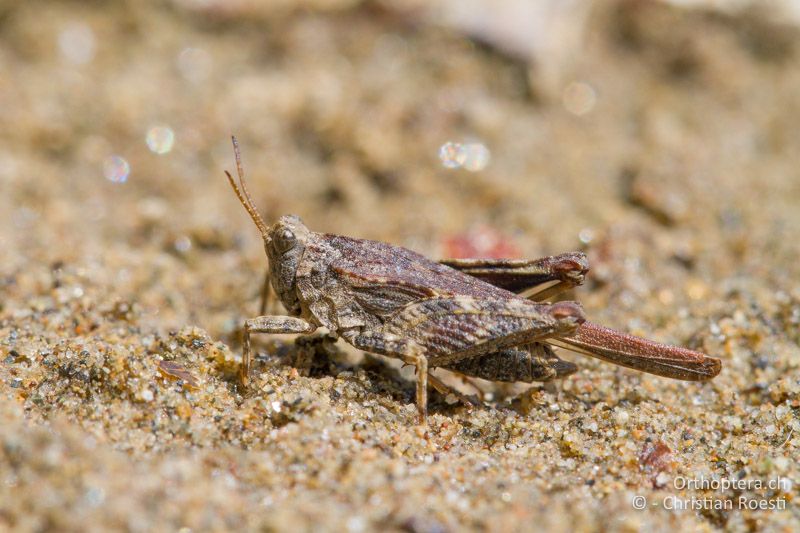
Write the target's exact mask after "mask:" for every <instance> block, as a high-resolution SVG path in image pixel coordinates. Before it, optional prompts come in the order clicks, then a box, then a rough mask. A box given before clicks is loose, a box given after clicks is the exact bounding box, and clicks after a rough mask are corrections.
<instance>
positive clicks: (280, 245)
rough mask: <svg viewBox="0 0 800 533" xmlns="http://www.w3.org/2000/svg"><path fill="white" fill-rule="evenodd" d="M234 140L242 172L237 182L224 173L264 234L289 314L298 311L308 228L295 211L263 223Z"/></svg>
mask: <svg viewBox="0 0 800 533" xmlns="http://www.w3.org/2000/svg"><path fill="white" fill-rule="evenodd" d="M232 140H233V151H234V154H236V172H237V174H238V176H239V183H238V185H237V183H236V181H235V180H234V179H233V176H231V175H230V173H229V172H227V171H226V172H225V175H226V176H228V182H230V184H231V187H233V191H234V192H235V193H236V196H237V197H238V198H239V201H240V202H241V203H242V205H243V206H244V208H245V209H246V210H247V213H248V214H249V215H250V218H252V219H253V222H254V223H255V225H256V227H258V230H259V231H260V232H261V236H262V237H263V238H264V250H265V251H266V252H267V258H268V259H269V265H270V277H271V279H272V286H273V288H274V289H275V291H276V292H277V293H278V296H279V297H280V299H281V301H282V302H283V304H284V306H285V307H286V310H287V311H289V313H290V314H293V315H299V314H300V303H299V301H298V299H297V293H296V291H295V279H296V273H297V264H298V262H299V261H300V257H301V256H302V255H303V250H305V245H306V242H307V241H308V237H309V231H308V228H306V226H305V224H303V221H302V220H300V217H297V216H294V215H286V216H282V217H281V218H280V219H279V220H278V222H276V223H275V224H273V225H272V226H267V225H266V224H265V223H264V219H263V218H261V214H260V213H259V212H258V210H257V209H256V207H255V204H253V200H252V199H251V198H250V192H249V191H248V190H247V184H246V183H245V181H244V171H243V170H242V157H241V155H240V153H239V143H238V142H237V141H236V137H232Z"/></svg>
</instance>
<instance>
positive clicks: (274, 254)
mask: <svg viewBox="0 0 800 533" xmlns="http://www.w3.org/2000/svg"><path fill="white" fill-rule="evenodd" d="M309 233H310V232H309V230H308V228H307V227H306V226H305V224H303V221H302V220H300V217H298V216H296V215H284V216H282V217H281V218H280V219H278V222H276V223H275V224H273V225H272V226H270V227H269V229H268V230H267V232H266V233H265V234H264V250H266V252H267V257H269V264H270V277H271V278H272V287H273V288H274V289H275V292H277V293H278V296H279V297H280V299H281V301H282V302H283V304H284V306H285V307H286V309H287V310H288V311H289V312H290V313H292V314H296V313H299V311H300V304H299V302H298V300H297V291H296V290H295V289H296V287H295V280H296V277H297V265H298V264H299V262H300V258H301V257H302V256H303V252H304V251H305V249H306V243H307V242H308V238H309Z"/></svg>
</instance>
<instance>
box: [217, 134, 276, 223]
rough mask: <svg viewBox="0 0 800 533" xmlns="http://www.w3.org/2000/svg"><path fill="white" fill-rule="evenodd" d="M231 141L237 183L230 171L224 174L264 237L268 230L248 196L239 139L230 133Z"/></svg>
mask: <svg viewBox="0 0 800 533" xmlns="http://www.w3.org/2000/svg"><path fill="white" fill-rule="evenodd" d="M231 141H233V153H234V155H235V157H236V173H237V174H238V175H239V185H236V181H235V180H234V179H233V176H231V173H230V172H228V171H227V170H226V171H225V175H226V176H227V177H228V183H230V184H231V187H233V192H235V193H236V196H237V197H238V198H239V201H240V202H242V205H243V206H244V208H245V209H246V210H247V213H248V214H249V215H250V218H252V219H253V222H255V224H256V226H258V230H259V231H260V232H261V234H262V235H264V236H265V237H266V235H267V232H268V231H269V230H268V228H267V225H266V224H265V223H264V219H263V218H261V215H260V214H259V212H258V210H257V209H256V207H255V205H254V204H253V199H252V198H250V191H248V190H247V185H246V184H245V181H244V170H243V169H242V154H241V153H240V152H239V141H237V140H236V137H235V136H234V135H231Z"/></svg>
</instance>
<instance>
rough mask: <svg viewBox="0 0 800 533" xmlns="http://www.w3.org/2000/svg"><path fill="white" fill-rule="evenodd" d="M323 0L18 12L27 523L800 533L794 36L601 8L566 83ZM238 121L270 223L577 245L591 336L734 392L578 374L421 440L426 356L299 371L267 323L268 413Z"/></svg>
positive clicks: (12, 126) (15, 415)
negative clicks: (682, 353)
mask: <svg viewBox="0 0 800 533" xmlns="http://www.w3.org/2000/svg"><path fill="white" fill-rule="evenodd" d="M305 4H307V5H305V6H303V7H301V8H290V7H288V3H285V2H275V3H274V4H263V5H262V4H257V3H249V2H237V3H235V4H233V5H234V7H232V8H228V9H223V8H222V7H220V6H222V5H223V4H221V3H216V2H210V3H201V2H188V1H181V2H177V1H176V2H172V3H170V2H138V3H134V4H133V5H128V6H124V5H121V4H117V3H111V2H109V3H105V2H97V3H78V2H22V1H18V2H13V1H11V2H5V3H3V4H1V5H0V123H2V128H0V250H2V252H1V253H0V391H1V394H2V400H1V401H0V529H10V530H15V531H45V530H59V531H101V530H107V529H117V530H130V531H175V530H179V529H180V530H182V531H188V530H192V531H207V530H218V531H222V530H234V529H248V530H273V529H274V530H287V531H288V530H292V531H294V530H331V531H334V530H335V531H341V530H347V531H367V530H377V529H381V530H403V531H431V532H438V531H457V530H462V529H489V530H495V531H523V530H535V529H536V530H538V529H541V528H547V529H551V530H554V531H584V530H612V531H631V530H646V531H683V530H716V529H728V530H732V531H752V530H766V531H796V530H797V529H798V528H800V508H798V497H799V496H800V468H799V467H798V464H797V461H796V457H797V454H798V448H800V349H799V348H798V342H799V341H800V333H799V332H798V331H800V330H798V325H800V286H798V281H797V280H798V279H800V262H799V261H798V257H800V256H799V255H798V252H800V244H799V243H800V240H798V238H797V233H798V229H800V209H798V207H800V135H797V125H798V124H800V103H798V102H799V101H798V98H797V95H798V94H800V33H799V32H798V31H797V30H796V29H794V28H791V27H787V26H783V25H781V24H779V23H775V22H770V19H769V18H768V17H765V16H761V15H759V14H757V13H746V14H742V15H737V16H734V15H721V14H714V13H708V12H703V11H684V10H679V9H677V8H671V7H668V6H665V5H660V4H653V3H646V2H624V3H621V4H619V3H615V4H607V5H604V7H603V8H601V9H597V10H596V11H595V12H594V13H592V14H591V16H590V17H589V20H588V26H587V31H586V34H585V42H584V44H583V45H582V47H581V49H580V53H579V54H578V55H577V56H576V57H574V58H573V60H574V61H573V63H574V64H573V65H572V66H571V67H570V68H571V70H570V71H568V72H567V73H566V74H565V78H564V80H563V86H564V87H565V90H564V92H563V93H562V92H560V91H559V92H555V93H554V92H552V91H547V90H542V89H541V88H539V85H538V84H537V70H536V68H535V66H531V65H529V64H527V63H525V62H523V61H521V60H520V59H519V58H515V57H513V56H510V55H508V54H506V53H504V52H502V51H500V50H498V49H496V48H494V47H493V46H491V44H487V43H478V42H473V41H471V40H469V39H468V38H467V37H465V36H463V35H460V34H458V33H457V32H454V31H449V30H445V29H442V28H440V27H437V26H436V25H435V24H431V23H430V20H429V19H425V18H424V17H420V16H418V15H416V14H415V12H414V10H413V9H409V8H399V7H394V6H393V5H392V4H391V3H388V2H386V3H384V2H367V3H364V4H361V3H359V2H344V1H342V2H306V3H305ZM426 20H427V22H425V21H426ZM159 126H161V127H166V128H169V130H170V131H171V132H173V133H174V145H170V142H169V135H168V133H169V132H167V130H165V129H161V130H155V131H151V130H152V128H154V127H159ZM148 132H151V134H150V141H151V146H152V149H151V148H149V147H148V144H147V143H146V139H147V135H148ZM232 132H234V133H236V134H237V135H238V136H239V137H240V140H241V143H242V150H243V153H244V159H245V164H246V168H247V171H248V173H249V175H250V180H251V187H252V189H253V190H254V193H255V197H256V201H257V203H258V205H259V206H260V207H261V209H262V211H263V212H264V213H265V215H266V217H267V218H268V219H270V220H272V219H274V218H276V217H277V216H279V215H280V214H284V213H297V214H299V215H301V216H302V217H303V218H304V220H305V221H306V223H307V224H308V225H309V226H310V227H311V228H313V229H317V230H320V231H328V232H336V233H343V234H348V235H352V236H358V237H367V238H376V239H381V240H385V241H389V242H393V243H396V244H402V245H405V246H407V247H410V248H413V249H415V250H417V251H420V252H423V253H426V254H429V255H430V256H432V257H441V256H443V255H449V254H454V253H460V252H463V251H464V250H465V249H469V248H470V247H473V248H477V249H478V251H479V252H483V253H487V251H488V252H490V253H491V252H492V250H494V251H497V250H503V251H505V252H506V253H510V254H518V255H519V256H522V257H535V256H540V255H546V254H553V253H558V252H562V251H567V250H574V249H581V250H584V251H586V253H587V254H588V255H589V258H590V260H591V263H592V272H591V273H590V277H589V280H588V281H587V284H586V286H584V287H582V288H580V289H578V290H576V291H574V294H571V295H569V297H574V298H575V299H578V300H580V301H581V302H582V303H583V305H584V307H585V309H586V311H587V313H588V315H589V316H590V317H591V318H592V320H594V321H597V322H601V323H604V324H606V325H609V326H612V327H616V328H619V329H623V330H626V331H630V332H632V333H635V334H640V335H646V336H648V337H650V338H653V339H656V340H660V341H664V342H671V343H675V344H680V345H684V346H689V347H692V348H694V349H698V350H702V351H705V352H706V353H709V354H712V355H714V356H717V357H720V358H721V359H722V360H723V370H722V373H721V374H720V375H719V376H718V377H717V378H716V379H715V380H713V381H712V382H709V383H705V384H695V383H682V382H675V381H670V380H666V379H662V378H657V377H652V376H647V375H643V374H639V373H636V372H633V371H629V370H626V369H622V368H618V367H614V366H612V365H608V364H604V363H601V362H599V361H595V360H590V359H587V358H583V357H580V356H578V355H569V354H567V355H565V357H567V358H569V359H570V360H572V361H574V362H576V363H578V364H579V365H580V367H581V370H580V371H579V372H578V373H577V374H575V375H573V376H571V377H570V378H568V379H566V380H565V381H564V382H563V383H560V384H558V385H556V386H547V387H540V386H532V387H530V386H522V387H521V386H515V387H505V388H492V387H491V386H490V385H488V384H483V387H484V388H485V389H486V391H488V392H490V396H489V397H488V398H487V401H486V402H485V403H484V404H483V405H481V406H479V407H475V408H473V409H471V410H470V409H467V408H466V407H464V406H462V405H461V404H459V403H454V402H453V401H452V398H445V397H442V396H441V395H438V394H436V393H432V399H431V404H430V412H431V416H430V418H429V425H430V427H429V429H428V431H427V433H424V432H422V431H421V430H419V429H418V428H417V427H415V424H414V421H415V413H416V411H415V408H414V405H413V396H414V385H413V380H412V376H411V374H410V373H409V371H408V369H405V370H402V371H400V370H398V369H397V365H393V364H391V363H390V362H387V360H385V359H382V358H379V357H371V356H370V357H364V356H362V355H360V354H357V353H354V352H352V351H350V350H348V349H347V348H345V347H343V346H342V347H340V349H339V350H338V352H339V353H334V354H331V357H330V358H326V359H324V360H321V361H319V364H318V365H317V368H316V369H315V371H314V372H313V373H312V375H311V376H310V377H302V376H300V375H298V373H297V371H296V370H295V369H293V368H292V367H291V365H290V364H289V362H290V361H291V360H292V356H293V354H294V351H295V346H294V344H293V341H292V339H291V338H275V337H274V338H268V337H260V338H259V339H258V340H257V341H256V348H257V349H258V352H259V357H258V361H257V364H256V367H255V376H254V390H252V391H250V392H248V393H246V394H242V393H241V392H240V391H239V390H238V389H237V386H236V380H235V371H236V365H237V361H238V357H239V354H240V353H241V346H240V333H241V330H240V328H241V325H242V322H243V320H244V319H245V318H247V317H250V316H253V315H255V314H256V311H257V295H258V292H259V285H260V282H261V279H262V275H263V268H264V265H265V262H264V257H263V252H262V248H261V243H260V240H259V237H258V234H257V232H256V231H255V228H254V227H253V226H252V224H251V222H250V221H249V219H248V218H247V216H246V214H245V213H244V211H243V210H242V209H241V207H240V206H239V204H238V202H237V201H236V199H235V197H234V196H233V194H232V193H231V192H230V190H229V189H228V185H227V183H226V182H225V180H224V177H223V175H222V170H223V169H226V168H228V169H231V168H232V165H233V159H232V153H231V148H230V144H229V139H228V136H229V135H230V133H232ZM448 141H454V142H466V141H475V142H480V143H483V145H484V146H485V147H486V148H488V150H489V151H490V153H491V159H490V161H488V165H486V166H485V168H484V169H482V170H480V171H477V172H476V171H470V170H466V169H463V168H462V169H449V168H446V167H445V166H443V164H442V161H440V159H439V157H438V151H439V147H440V146H441V145H442V144H444V143H445V142H448ZM157 152H165V153H161V154H159V153H157ZM114 156H116V157H117V158H123V159H124V161H123V159H110V158H112V157H114ZM485 162H486V161H483V163H485ZM126 165H127V166H128V168H129V171H126ZM478 166H480V165H478ZM473 170H474V169H473ZM481 235H483V236H484V237H483V238H481ZM486 235H489V236H490V237H491V238H494V239H496V240H498V243H496V246H494V248H492V247H491V246H490V247H489V248H487V247H486V245H485V244H486V243H485V242H484V241H485V240H486V239H485V236H486ZM465 242H466V244H465ZM437 374H438V375H441V376H443V377H444V375H445V373H444V372H443V371H441V370H439V371H437ZM464 390H465V391H467V392H469V393H473V394H474V391H472V390H471V389H469V388H464ZM711 480H715V481H714V483H716V482H719V481H720V480H722V482H725V484H724V485H721V486H718V485H716V484H714V485H712V486H709V485H711ZM734 482H736V483H735V486H730V485H731V484H734ZM693 483H694V485H693ZM637 496H640V497H643V498H644V499H641V498H637ZM641 504H644V507H645V509H644V510H638V509H636V508H635V507H637V506H640V505H641ZM758 505H762V506H770V507H771V508H769V509H750V508H748V506H758ZM676 507H677V508H678V509H675V508H676ZM680 507H689V508H688V509H682V510H681V509H680ZM719 507H729V508H719ZM670 508H672V509H670Z"/></svg>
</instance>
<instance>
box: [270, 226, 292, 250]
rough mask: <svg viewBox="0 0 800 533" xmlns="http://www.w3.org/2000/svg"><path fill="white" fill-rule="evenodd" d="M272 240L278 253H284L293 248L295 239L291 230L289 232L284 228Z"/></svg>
mask: <svg viewBox="0 0 800 533" xmlns="http://www.w3.org/2000/svg"><path fill="white" fill-rule="evenodd" d="M274 240H275V248H277V250H278V251H279V252H285V251H286V250H288V249H289V248H291V247H292V246H294V243H295V240H296V238H295V236H294V233H293V232H292V230H290V229H289V228H284V229H282V230H280V231H279V232H278V233H277V234H276V235H275V239H274Z"/></svg>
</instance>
